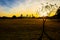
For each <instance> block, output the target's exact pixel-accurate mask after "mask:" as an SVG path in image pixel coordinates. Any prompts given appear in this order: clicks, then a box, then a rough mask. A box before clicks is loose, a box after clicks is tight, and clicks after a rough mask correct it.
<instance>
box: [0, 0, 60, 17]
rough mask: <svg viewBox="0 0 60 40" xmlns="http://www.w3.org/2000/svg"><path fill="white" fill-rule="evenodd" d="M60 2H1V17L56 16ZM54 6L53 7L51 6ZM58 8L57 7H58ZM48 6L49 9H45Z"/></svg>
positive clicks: (1, 0)
mask: <svg viewBox="0 0 60 40" xmlns="http://www.w3.org/2000/svg"><path fill="white" fill-rule="evenodd" d="M59 2H60V0H0V16H7V17H12V16H13V15H16V16H17V17H18V16H20V15H21V14H22V15H23V16H26V15H29V16H30V17H31V16H32V14H33V15H34V16H35V17H40V16H43V15H45V16H47V15H48V14H50V16H53V15H55V13H56V11H57V9H58V7H59V6H60V3H59ZM50 4H51V5H54V6H53V7H51V5H50ZM55 4H56V5H57V6H56V5H55ZM46 5H48V6H49V7H48V8H45V7H46Z"/></svg>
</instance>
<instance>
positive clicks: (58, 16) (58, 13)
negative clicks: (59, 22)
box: [56, 7, 60, 18]
mask: <svg viewBox="0 0 60 40" xmlns="http://www.w3.org/2000/svg"><path fill="white" fill-rule="evenodd" d="M56 13H57V18H60V7H59V8H58V10H57V12H56Z"/></svg>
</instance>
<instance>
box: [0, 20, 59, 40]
mask: <svg viewBox="0 0 60 40" xmlns="http://www.w3.org/2000/svg"><path fill="white" fill-rule="evenodd" d="M42 26H43V20H42V19H0V40H38V38H39V37H40V35H41V33H42ZM45 32H46V33H47V34H48V35H49V36H50V37H51V38H53V39H54V40H60V19H59V21H58V20H57V19H46V22H45ZM43 40H48V38H47V37H46V36H45V35H44V36H43Z"/></svg>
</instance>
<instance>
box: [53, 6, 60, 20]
mask: <svg viewBox="0 0 60 40" xmlns="http://www.w3.org/2000/svg"><path fill="white" fill-rule="evenodd" d="M52 18H57V19H60V7H59V8H58V10H57V12H56V15H54V16H53V17H52Z"/></svg>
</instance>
